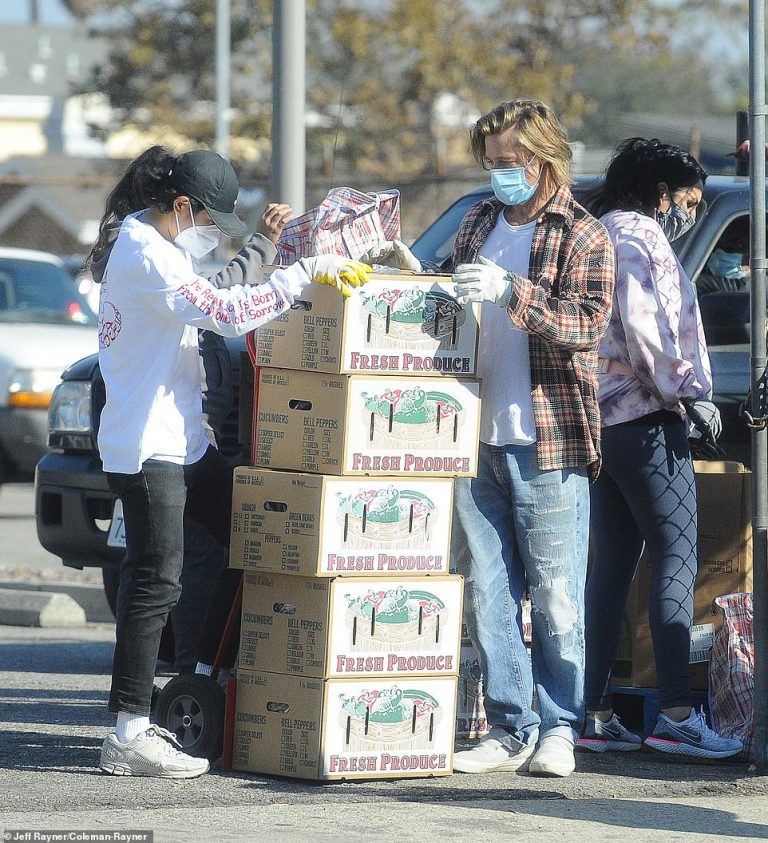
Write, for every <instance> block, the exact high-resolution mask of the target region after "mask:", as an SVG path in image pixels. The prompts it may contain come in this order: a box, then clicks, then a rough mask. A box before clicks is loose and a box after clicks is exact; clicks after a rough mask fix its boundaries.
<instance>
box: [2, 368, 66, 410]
mask: <svg viewBox="0 0 768 843" xmlns="http://www.w3.org/2000/svg"><path fill="white" fill-rule="evenodd" d="M59 380H61V369H11V371H10V375H9V378H8V406H9V407H16V408H21V409H25V410H28V409H35V410H45V409H47V407H48V405H49V404H50V403H51V393H52V392H53V390H54V387H55V386H56V384H57V383H58V382H59Z"/></svg>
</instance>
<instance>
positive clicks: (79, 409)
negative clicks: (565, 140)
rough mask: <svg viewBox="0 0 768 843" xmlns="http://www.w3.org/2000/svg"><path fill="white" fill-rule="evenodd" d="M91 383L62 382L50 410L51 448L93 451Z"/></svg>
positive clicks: (49, 438)
mask: <svg viewBox="0 0 768 843" xmlns="http://www.w3.org/2000/svg"><path fill="white" fill-rule="evenodd" d="M92 433H93V426H92V422H91V382H90V381H62V382H61V383H60V384H59V385H58V386H57V387H56V389H55V390H54V393H53V398H52V399H51V406H50V407H49V409H48V446H49V447H51V448H69V449H72V450H91V449H92V447H93V445H92V443H91V435H92Z"/></svg>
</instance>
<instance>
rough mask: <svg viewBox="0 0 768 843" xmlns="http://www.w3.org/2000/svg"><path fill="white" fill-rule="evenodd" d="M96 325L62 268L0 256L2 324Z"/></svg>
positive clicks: (85, 304) (69, 277)
mask: <svg viewBox="0 0 768 843" xmlns="http://www.w3.org/2000/svg"><path fill="white" fill-rule="evenodd" d="M96 321H97V320H96V316H95V314H94V312H93V311H92V310H91V308H90V307H89V306H88V303H87V302H86V300H85V299H84V298H83V296H82V295H80V293H79V292H78V291H77V289H76V287H75V284H74V281H73V280H72V277H71V276H70V275H69V273H68V272H67V271H66V270H65V269H63V267H61V266H59V265H58V264H54V263H48V262H47V261H39V260H32V259H28V258H8V257H2V256H0V322H21V323H44V324H48V325H50V324H58V325H95V324H96Z"/></svg>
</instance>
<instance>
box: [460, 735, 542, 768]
mask: <svg viewBox="0 0 768 843" xmlns="http://www.w3.org/2000/svg"><path fill="white" fill-rule="evenodd" d="M496 736H507V733H506V732H505V731H504V729H502V728H500V727H498V726H494V727H493V728H492V729H491V731H490V732H489V733H488V734H487V735H485V736H484V737H482V738H480V741H479V742H478V743H477V744H476V745H475V746H473V747H472V748H471V749H463V750H462V751H461V752H457V753H455V755H454V756H453V769H454V770H457V771H458V772H460V773H501V772H514V771H515V770H519V769H520V768H521V767H522V766H523V765H524V764H526V763H527V762H528V759H529V758H530V757H531V755H533V750H534V749H535V746H534V744H530V745H528V746H521V747H520V749H517V750H515V749H510V748H509V747H507V746H506V745H505V744H503V743H502V742H501V741H500V740H499V738H498V737H496Z"/></svg>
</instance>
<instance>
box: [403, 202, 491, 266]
mask: <svg viewBox="0 0 768 843" xmlns="http://www.w3.org/2000/svg"><path fill="white" fill-rule="evenodd" d="M491 195H492V194H491V191H490V190H489V191H488V193H487V195H485V194H482V193H471V194H469V195H468V196H462V197H461V199H459V200H458V201H456V202H454V203H453V205H451V206H450V208H448V210H447V211H445V212H444V213H442V214H441V215H440V216H439V217H438V218H437V219H436V220H435V221H434V222H433V223H432V225H431V226H430V227H429V228H428V229H427V230H426V231H425V232H424V233H423V234H422V235H421V236H419V237H418V238H417V239H416V241H415V242H414V244H413V246H412V247H411V251H412V252H413V254H414V255H416V257H417V258H418V259H419V260H420V261H422V263H427V264H435V265H437V266H440V264H442V263H443V262H444V261H446V260H448V258H450V256H451V252H453V241H454V240H455V239H456V233H457V232H458V230H459V225H460V224H461V221H462V220H463V219H464V216H465V215H466V213H467V211H468V210H469V209H470V208H471V207H472V206H473V205H475V204H477V203H478V202H480V201H481V200H482V199H487V198H488V196H491Z"/></svg>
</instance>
